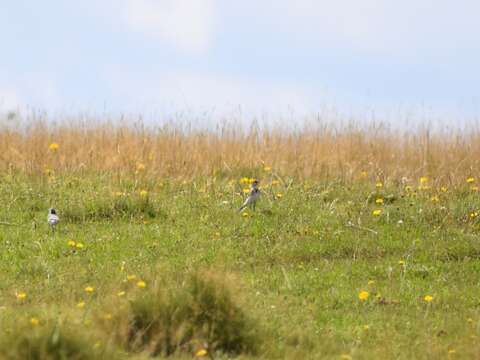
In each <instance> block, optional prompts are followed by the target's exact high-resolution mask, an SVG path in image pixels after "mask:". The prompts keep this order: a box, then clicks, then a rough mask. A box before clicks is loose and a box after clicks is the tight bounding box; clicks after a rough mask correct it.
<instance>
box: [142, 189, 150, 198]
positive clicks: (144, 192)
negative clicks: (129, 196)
mask: <svg viewBox="0 0 480 360" xmlns="http://www.w3.org/2000/svg"><path fill="white" fill-rule="evenodd" d="M147 195H148V191H147V190H140V196H141V197H143V198H144V197H147Z"/></svg>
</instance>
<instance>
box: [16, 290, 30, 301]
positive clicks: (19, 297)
mask: <svg viewBox="0 0 480 360" xmlns="http://www.w3.org/2000/svg"><path fill="white" fill-rule="evenodd" d="M16 296H17V300H20V301H23V300H25V299H26V298H27V293H25V292H24V291H20V292H18V293H17V295H16Z"/></svg>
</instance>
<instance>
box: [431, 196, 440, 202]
mask: <svg viewBox="0 0 480 360" xmlns="http://www.w3.org/2000/svg"><path fill="white" fill-rule="evenodd" d="M430 200H431V201H432V202H439V201H440V199H439V198H438V196H432V197H431V198H430Z"/></svg>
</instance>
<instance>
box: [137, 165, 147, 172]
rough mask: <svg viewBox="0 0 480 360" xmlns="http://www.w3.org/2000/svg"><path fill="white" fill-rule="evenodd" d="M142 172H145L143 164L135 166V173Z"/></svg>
mask: <svg viewBox="0 0 480 360" xmlns="http://www.w3.org/2000/svg"><path fill="white" fill-rule="evenodd" d="M144 170H145V164H142V163H138V164H137V171H138V172H140V171H144Z"/></svg>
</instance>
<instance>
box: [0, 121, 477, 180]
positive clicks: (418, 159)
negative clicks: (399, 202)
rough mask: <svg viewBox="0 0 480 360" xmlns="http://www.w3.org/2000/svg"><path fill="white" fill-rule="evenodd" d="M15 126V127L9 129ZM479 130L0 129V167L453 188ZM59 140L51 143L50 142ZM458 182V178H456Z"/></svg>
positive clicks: (468, 167)
mask: <svg viewBox="0 0 480 360" xmlns="http://www.w3.org/2000/svg"><path fill="white" fill-rule="evenodd" d="M0 124H1V121H0ZM12 128H13V130H12ZM479 140H480V132H479V131H477V130H472V131H469V132H463V133H460V132H458V133H452V132H448V131H436V132H435V133H432V132H430V131H428V130H418V131H411V132H408V131H404V132H399V131H396V130H393V129H391V128H389V127H387V126H383V125H378V124H377V125H375V124H371V125H368V126H354V125H343V126H340V127H335V126H332V125H305V126H304V127H303V128H302V129H300V130H296V131H285V130H281V129H262V128H260V127H258V126H252V127H250V128H249V129H247V130H245V129H239V127H236V126H234V125H223V126H221V127H219V128H217V129H216V130H215V131H212V132H200V131H189V130H185V129H183V128H180V127H175V126H165V127H162V128H153V127H150V128H148V127H145V126H143V125H138V124H137V125H135V126H125V125H116V126H114V125H111V124H104V123H101V122H98V123H97V124H95V122H94V124H93V125H92V124H82V123H81V122H79V121H74V123H73V124H72V125H57V126H52V125H50V126H49V125H46V124H45V123H44V122H40V121H38V122H35V121H32V123H31V124H30V125H29V126H28V128H26V129H22V130H16V129H15V127H12V126H11V125H10V126H9V127H7V126H3V127H0V169H1V170H2V171H6V170H8V169H10V170H21V171H25V172H27V173H29V174H40V173H42V172H45V170H46V169H51V170H54V171H55V172H61V171H64V170H69V171H72V170H73V171H115V172H119V173H132V172H135V171H136V172H137V173H143V174H144V175H150V176H159V177H162V176H171V177H179V178H191V177H195V176H215V175H220V174H228V173H234V174H235V175H237V174H238V173H241V172H242V171H243V170H246V169H250V170H252V169H255V168H256V169H259V168H263V167H264V166H269V167H272V169H273V170H274V172H277V173H279V174H282V175H289V176H295V177H299V178H308V177H309V178H316V179H325V178H330V179H332V178H338V179H341V180H345V181H348V180H350V179H352V178H356V177H358V176H359V174H360V173H361V172H362V171H366V172H367V173H368V177H370V178H376V179H379V180H385V179H387V178H389V179H401V178H402V177H413V178H417V177H420V176H431V177H432V178H434V179H440V178H441V179H442V182H443V183H446V184H452V183H453V182H454V180H453V179H456V180H455V181H463V179H464V178H466V177H468V176H470V175H474V174H475V173H476V171H477V170H478V167H479V159H480V141H479ZM52 143H57V144H58V145H59V146H58V149H56V150H55V149H53V150H52V149H50V148H49V145H50V144H52ZM459 179H460V180H459Z"/></svg>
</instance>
